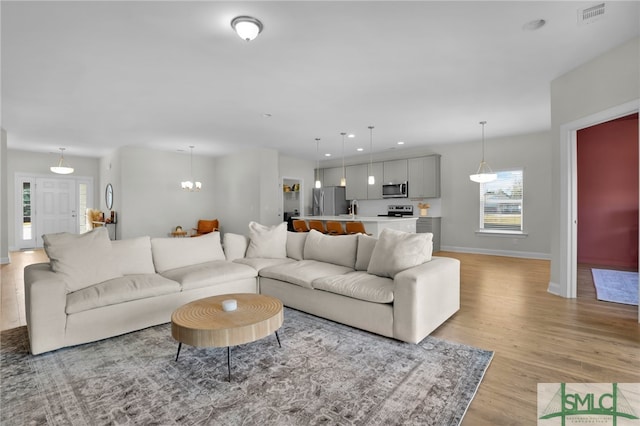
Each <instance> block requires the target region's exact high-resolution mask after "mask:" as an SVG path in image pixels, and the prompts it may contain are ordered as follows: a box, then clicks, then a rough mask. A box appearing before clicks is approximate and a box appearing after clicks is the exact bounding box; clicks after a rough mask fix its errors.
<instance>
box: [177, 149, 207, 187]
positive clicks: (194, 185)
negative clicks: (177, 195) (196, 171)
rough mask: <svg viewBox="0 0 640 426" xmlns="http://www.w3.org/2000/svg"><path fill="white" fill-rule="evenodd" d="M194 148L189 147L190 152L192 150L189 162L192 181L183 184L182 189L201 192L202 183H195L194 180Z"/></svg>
mask: <svg viewBox="0 0 640 426" xmlns="http://www.w3.org/2000/svg"><path fill="white" fill-rule="evenodd" d="M193 148H194V146H193V145H191V146H189V150H190V153H189V157H190V158H189V161H190V164H191V180H186V181H184V182H182V183H181V185H182V189H184V190H185V191H189V192H193V191H200V190H201V189H202V182H197V181H196V182H194V180H193Z"/></svg>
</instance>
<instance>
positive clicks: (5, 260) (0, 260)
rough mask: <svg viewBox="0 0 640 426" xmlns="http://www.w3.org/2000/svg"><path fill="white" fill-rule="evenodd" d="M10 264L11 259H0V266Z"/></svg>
mask: <svg viewBox="0 0 640 426" xmlns="http://www.w3.org/2000/svg"><path fill="white" fill-rule="evenodd" d="M9 263H11V259H10V258H8V257H0V265H8V264H9Z"/></svg>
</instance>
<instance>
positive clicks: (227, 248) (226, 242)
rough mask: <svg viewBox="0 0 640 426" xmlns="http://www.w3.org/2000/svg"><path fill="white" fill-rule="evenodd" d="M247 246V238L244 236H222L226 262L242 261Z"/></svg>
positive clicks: (226, 234) (226, 233)
mask: <svg viewBox="0 0 640 426" xmlns="http://www.w3.org/2000/svg"><path fill="white" fill-rule="evenodd" d="M248 244H249V242H248V241H247V237H245V236H244V235H240V234H232V233H231V232H225V233H224V235H223V236H222V248H223V249H224V255H225V256H226V257H227V260H228V261H232V260H236V259H243V258H244V255H245V253H246V252H247V245H248Z"/></svg>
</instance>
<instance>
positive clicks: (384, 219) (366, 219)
mask: <svg viewBox="0 0 640 426" xmlns="http://www.w3.org/2000/svg"><path fill="white" fill-rule="evenodd" d="M293 219H302V220H323V221H327V220H334V221H336V222H378V223H382V222H398V221H403V220H404V221H407V220H418V216H403V217H389V216H358V215H355V216H351V215H340V216H295V217H293Z"/></svg>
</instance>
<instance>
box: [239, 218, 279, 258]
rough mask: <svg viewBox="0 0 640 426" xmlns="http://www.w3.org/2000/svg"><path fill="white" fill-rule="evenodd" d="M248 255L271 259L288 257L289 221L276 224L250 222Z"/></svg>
mask: <svg viewBox="0 0 640 426" xmlns="http://www.w3.org/2000/svg"><path fill="white" fill-rule="evenodd" d="M247 257H265V258H271V259H284V258H285V257H287V222H282V223H281V224H279V225H275V226H265V225H261V224H259V223H257V222H249V247H248V248H247Z"/></svg>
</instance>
